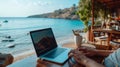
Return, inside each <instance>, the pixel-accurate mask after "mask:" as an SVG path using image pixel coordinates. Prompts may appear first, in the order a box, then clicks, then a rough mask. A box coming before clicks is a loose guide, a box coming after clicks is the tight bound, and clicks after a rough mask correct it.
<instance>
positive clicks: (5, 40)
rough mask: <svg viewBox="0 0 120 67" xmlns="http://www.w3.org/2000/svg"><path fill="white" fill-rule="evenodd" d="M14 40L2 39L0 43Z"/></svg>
mask: <svg viewBox="0 0 120 67" xmlns="http://www.w3.org/2000/svg"><path fill="white" fill-rule="evenodd" d="M13 41H14V40H13V39H4V40H1V42H13Z"/></svg>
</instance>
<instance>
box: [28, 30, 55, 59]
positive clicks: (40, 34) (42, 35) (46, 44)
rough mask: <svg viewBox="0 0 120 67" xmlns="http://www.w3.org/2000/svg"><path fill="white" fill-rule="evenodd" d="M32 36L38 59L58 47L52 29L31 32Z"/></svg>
mask: <svg viewBox="0 0 120 67" xmlns="http://www.w3.org/2000/svg"><path fill="white" fill-rule="evenodd" d="M30 35H31V38H32V41H33V45H34V48H35V50H36V53H37V56H38V57H39V56H40V55H43V54H44V53H46V52H48V51H50V50H51V49H53V48H55V47H57V43H56V40H55V37H54V34H53V32H52V29H51V28H47V29H42V30H36V31H31V32H30Z"/></svg>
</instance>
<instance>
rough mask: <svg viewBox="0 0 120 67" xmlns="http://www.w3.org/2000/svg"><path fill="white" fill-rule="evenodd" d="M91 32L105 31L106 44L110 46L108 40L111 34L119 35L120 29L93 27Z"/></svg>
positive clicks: (110, 38)
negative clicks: (106, 36)
mask: <svg viewBox="0 0 120 67" xmlns="http://www.w3.org/2000/svg"><path fill="white" fill-rule="evenodd" d="M93 32H104V33H107V35H108V38H107V45H108V46H110V41H111V40H112V34H117V35H120V31H116V30H112V29H94V30H93Z"/></svg>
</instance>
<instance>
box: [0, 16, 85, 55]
mask: <svg viewBox="0 0 120 67" xmlns="http://www.w3.org/2000/svg"><path fill="white" fill-rule="evenodd" d="M4 20H8V22H3V21H4ZM0 25H1V26H0V52H2V53H13V54H14V53H16V52H19V51H25V50H27V49H31V48H33V45H32V42H31V38H30V35H29V31H32V30H38V29H43V28H49V27H51V28H52V29H53V33H54V35H55V37H56V40H57V41H59V39H61V40H64V39H63V38H65V37H66V38H67V37H72V36H73V33H72V29H83V28H84V27H83V24H82V22H81V21H79V20H66V19H50V18H0ZM6 36H11V39H13V40H14V41H13V42H2V40H4V39H5V37H6ZM11 44H15V47H14V48H8V47H7V46H8V45H11Z"/></svg>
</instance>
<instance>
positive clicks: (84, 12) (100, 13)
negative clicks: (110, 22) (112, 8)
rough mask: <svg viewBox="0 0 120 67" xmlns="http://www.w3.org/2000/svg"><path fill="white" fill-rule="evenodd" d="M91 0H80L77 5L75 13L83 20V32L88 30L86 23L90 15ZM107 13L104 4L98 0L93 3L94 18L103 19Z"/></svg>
mask: <svg viewBox="0 0 120 67" xmlns="http://www.w3.org/2000/svg"><path fill="white" fill-rule="evenodd" d="M91 11H92V2H91V0H80V2H79V5H78V11H77V14H78V15H79V17H80V20H82V21H83V24H84V26H85V30H84V31H85V32H86V31H87V30H88V27H89V26H88V24H89V20H90V18H91V16H92V14H91ZM108 14H109V10H108V9H107V8H105V6H104V4H101V3H99V2H97V1H96V2H95V3H94V18H95V19H97V18H101V19H102V20H103V19H105V16H107V15H108Z"/></svg>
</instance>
